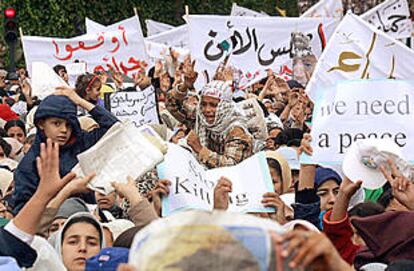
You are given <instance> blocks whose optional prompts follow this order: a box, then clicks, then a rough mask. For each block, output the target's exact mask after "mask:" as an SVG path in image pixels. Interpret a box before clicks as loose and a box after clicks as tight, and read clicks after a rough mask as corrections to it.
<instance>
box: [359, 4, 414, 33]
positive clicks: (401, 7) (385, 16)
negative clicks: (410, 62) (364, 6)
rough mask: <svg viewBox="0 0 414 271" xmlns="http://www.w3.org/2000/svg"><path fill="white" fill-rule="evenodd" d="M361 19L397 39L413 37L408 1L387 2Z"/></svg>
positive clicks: (363, 15)
mask: <svg viewBox="0 0 414 271" xmlns="http://www.w3.org/2000/svg"><path fill="white" fill-rule="evenodd" d="M361 17H362V18H363V19H364V20H365V21H367V22H369V23H370V24H372V25H374V26H375V27H376V28H378V29H379V30H382V31H384V32H385V33H387V34H388V35H390V36H391V37H393V38H395V39H401V38H408V37H411V33H412V31H413V26H412V22H411V19H410V9H409V6H408V3H407V0H387V1H385V2H383V3H381V4H380V5H378V6H376V7H374V8H372V9H370V10H368V11H367V12H366V13H364V14H362V15H361Z"/></svg>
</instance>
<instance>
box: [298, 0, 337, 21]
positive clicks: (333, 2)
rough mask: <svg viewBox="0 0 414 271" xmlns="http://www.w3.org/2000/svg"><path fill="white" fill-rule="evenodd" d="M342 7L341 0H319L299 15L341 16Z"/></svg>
mask: <svg viewBox="0 0 414 271" xmlns="http://www.w3.org/2000/svg"><path fill="white" fill-rule="evenodd" d="M343 14H344V7H343V5H342V0H320V1H319V2H318V3H316V4H315V5H313V6H312V7H311V8H310V9H308V10H307V11H306V12H305V13H303V14H302V15H301V16H300V17H313V18H315V17H329V18H339V19H340V18H342V16H343Z"/></svg>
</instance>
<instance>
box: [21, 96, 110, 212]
mask: <svg viewBox="0 0 414 271" xmlns="http://www.w3.org/2000/svg"><path fill="white" fill-rule="evenodd" d="M89 113H90V115H91V117H92V118H93V119H94V120H95V121H96V122H97V123H98V124H99V128H97V129H95V130H93V131H91V132H85V131H83V130H81V128H80V124H79V121H78V118H77V107H76V105H75V104H74V103H73V102H72V101H71V100H70V99H69V98H67V97H66V96H56V95H51V96H48V97H46V98H45V99H44V100H43V101H42V103H41V104H40V105H39V107H38V109H37V111H36V113H35V116H34V123H35V125H36V127H37V133H36V137H35V141H34V143H33V145H32V147H31V148H30V150H29V152H28V153H27V154H26V155H25V156H24V158H23V159H22V161H21V162H20V164H19V166H18V167H17V169H16V171H15V174H14V181H15V191H14V193H13V199H14V203H15V204H14V210H13V213H14V214H17V213H18V212H19V211H20V209H21V208H22V207H23V206H24V205H25V204H26V202H27V201H28V200H29V199H30V197H31V196H32V195H33V194H34V192H35V191H36V188H37V186H38V184H39V174H38V172H37V167H36V157H37V156H38V155H39V154H40V143H42V142H46V136H45V134H44V132H43V131H42V130H41V129H40V128H39V126H38V125H39V120H42V119H46V118H50V117H55V118H61V119H65V120H66V121H68V122H69V124H70V125H71V127H72V135H71V138H70V139H69V141H68V143H66V144H65V146H62V147H61V148H60V152H59V158H60V163H59V173H60V175H61V176H65V175H66V174H68V173H69V172H70V171H71V170H72V168H73V167H74V166H75V165H76V164H77V163H78V159H77V155H78V154H80V153H82V152H84V151H86V150H87V149H89V148H90V147H92V146H93V145H94V144H95V143H96V142H97V141H98V140H99V139H100V138H101V137H102V136H103V135H104V134H105V133H106V131H107V130H108V129H109V128H110V127H111V126H112V125H113V124H114V123H115V122H117V121H118V119H117V118H115V117H114V116H113V115H112V114H111V113H109V112H108V111H106V110H105V109H103V108H102V107H100V106H95V107H94V108H93V109H92V110H91V111H90V112H89Z"/></svg>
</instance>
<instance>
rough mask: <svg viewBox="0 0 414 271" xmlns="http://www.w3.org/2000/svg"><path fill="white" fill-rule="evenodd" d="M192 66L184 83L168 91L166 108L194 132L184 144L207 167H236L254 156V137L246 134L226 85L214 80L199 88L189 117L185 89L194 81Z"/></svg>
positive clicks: (230, 91)
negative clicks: (197, 100) (195, 105)
mask: <svg viewBox="0 0 414 271" xmlns="http://www.w3.org/2000/svg"><path fill="white" fill-rule="evenodd" d="M191 65H192V66H191V68H189V69H187V72H185V80H184V83H183V84H178V85H177V87H176V88H174V89H172V90H171V91H169V92H168V95H167V109H168V110H169V111H170V112H171V114H172V115H173V116H174V117H175V118H176V119H177V120H179V121H181V122H183V123H184V124H185V125H186V126H187V127H189V128H191V129H192V130H193V131H191V132H190V134H189V135H188V137H187V144H188V145H189V146H190V147H191V149H192V150H193V151H194V153H195V154H196V155H197V158H198V159H199V160H200V161H201V162H202V163H204V164H205V165H206V166H207V167H208V168H216V167H225V166H231V165H235V164H238V163H240V162H241V161H243V160H244V159H246V158H248V157H249V156H251V155H252V153H253V136H252V135H251V134H250V133H249V132H248V129H247V121H246V118H245V116H244V114H243V113H242V112H241V111H240V109H238V108H237V106H236V104H235V102H233V100H232V95H233V93H232V90H231V88H230V86H229V85H228V83H227V82H224V81H216V80H215V81H211V82H210V83H208V84H207V85H205V86H204V87H203V88H202V89H201V91H200V102H199V103H198V105H197V107H196V108H195V110H196V112H195V114H194V117H193V118H191V115H192V114H191V110H190V108H186V106H185V104H184V101H185V99H186V97H187V90H188V89H189V88H190V87H191V86H192V83H191V82H194V81H195V79H196V78H197V74H196V73H195V72H194V71H193V67H194V62H193V63H192V64H191ZM188 70H189V71H188Z"/></svg>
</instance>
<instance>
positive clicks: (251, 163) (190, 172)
mask: <svg viewBox="0 0 414 271" xmlns="http://www.w3.org/2000/svg"><path fill="white" fill-rule="evenodd" d="M157 170H158V176H159V177H160V179H168V180H170V181H171V182H172V185H171V187H170V193H169V195H168V196H167V197H165V198H163V200H162V215H163V216H168V215H170V214H172V213H175V212H178V211H180V210H186V209H201V210H212V209H213V203H214V187H215V185H216V183H217V181H218V180H219V178H220V177H222V176H223V177H226V178H228V179H229V180H230V181H231V182H232V190H233V191H232V193H230V204H229V211H233V212H272V211H274V210H272V208H265V207H264V206H263V205H262V203H261V200H262V198H263V194H265V193H266V192H273V191H274V190H273V185H272V179H271V177H270V173H269V169H268V166H267V162H266V155H265V154H264V153H263V152H261V153H258V154H256V155H254V156H252V157H250V158H248V159H246V160H244V161H243V162H241V163H240V164H238V165H236V166H231V167H224V168H216V169H211V170H205V169H204V167H203V166H202V165H201V164H199V163H198V162H197V160H196V159H195V158H194V156H193V155H192V154H191V153H190V152H189V151H187V150H185V149H183V148H181V147H180V146H178V145H175V144H169V146H168V152H167V154H166V156H165V159H164V162H163V163H162V164H160V165H159V166H158V167H157Z"/></svg>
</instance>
